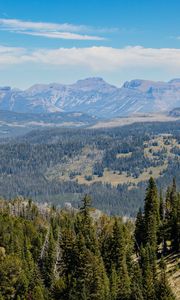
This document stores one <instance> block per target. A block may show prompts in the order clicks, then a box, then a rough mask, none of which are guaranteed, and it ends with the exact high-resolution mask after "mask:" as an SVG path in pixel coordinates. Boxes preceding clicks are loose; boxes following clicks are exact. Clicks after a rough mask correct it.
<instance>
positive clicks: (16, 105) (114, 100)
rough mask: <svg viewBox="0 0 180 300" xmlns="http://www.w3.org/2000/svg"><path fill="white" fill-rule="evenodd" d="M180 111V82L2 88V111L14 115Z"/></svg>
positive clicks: (100, 82)
mask: <svg viewBox="0 0 180 300" xmlns="http://www.w3.org/2000/svg"><path fill="white" fill-rule="evenodd" d="M175 107H180V79H173V80H171V81H169V82H154V81H148V80H139V79H136V80H132V81H130V82H125V83H124V84H123V86H122V87H121V88H117V87H115V86H113V85H110V84H108V83H107V82H105V81H104V80H103V79H102V78H87V79H84V80H79V81H77V82H76V83H75V84H71V85H63V84H57V83H52V84H47V85H45V84H37V85H34V86H32V87H31V88H29V89H27V90H25V91H21V90H16V89H11V88H10V87H2V88H0V109H1V110H10V111H14V112H29V113H30V112H31V113H48V112H72V111H73V112H76V111H77V112H85V113H88V114H91V115H96V116H99V117H110V118H112V117H117V116H129V115H132V114H135V113H151V112H164V111H170V110H172V109H173V108H175Z"/></svg>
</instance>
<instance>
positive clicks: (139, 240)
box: [134, 208, 145, 252]
mask: <svg viewBox="0 0 180 300" xmlns="http://www.w3.org/2000/svg"><path fill="white" fill-rule="evenodd" d="M134 236H135V249H136V252H139V250H140V247H141V245H142V244H144V239H145V236H144V217H143V214H142V210H141V208H140V209H139V211H138V213H137V217H136V223H135V232H134Z"/></svg>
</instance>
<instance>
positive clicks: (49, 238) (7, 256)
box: [0, 178, 180, 300]
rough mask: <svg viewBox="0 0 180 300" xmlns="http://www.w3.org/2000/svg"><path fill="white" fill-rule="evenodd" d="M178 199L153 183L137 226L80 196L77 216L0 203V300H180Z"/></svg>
mask: <svg viewBox="0 0 180 300" xmlns="http://www.w3.org/2000/svg"><path fill="white" fill-rule="evenodd" d="M179 221H180V194H179V193H178V192H177V191H176V183H175V180H173V185H172V186H170V187H168V189H167V193H166V197H165V198H163V197H162V195H161V194H160V196H159V193H158V190H157V187H156V184H155V182H154V180H153V178H151V179H150V180H149V184H148V187H147V190H146V195H145V200H144V209H143V211H141V210H140V211H139V212H138V214H137V218H136V222H135V223H134V221H133V222H132V221H130V220H126V221H125V220H123V219H122V218H120V217H117V216H116V217H109V216H107V215H105V214H103V213H102V212H99V211H96V210H94V209H93V208H92V207H91V198H90V197H89V196H88V195H86V196H85V197H84V198H83V200H82V203H81V206H80V208H79V209H78V210H77V209H75V208H73V207H71V206H70V205H67V207H66V209H64V210H58V209H56V208H55V207H51V208H50V207H48V206H47V205H42V204H41V205H38V206H37V205H35V204H34V203H33V202H32V201H31V200H25V199H21V198H17V199H15V200H13V201H5V200H1V201H0V299H1V300H6V299H7V300H8V299H16V300H26V299H27V300H29V299H32V300H46V299H52V300H53V299H54V300H56V299H57V300H61V299H62V300H72V299H73V300H76V299H77V300H81V299H82V300H84V299H87V300H90V299H91V300H92V299H93V300H110V299H112V300H120V299H122V300H149V299H152V300H173V299H180V293H179V289H178V283H179V257H178V253H179V250H180V222H179Z"/></svg>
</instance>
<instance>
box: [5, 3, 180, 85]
mask: <svg viewBox="0 0 180 300" xmlns="http://www.w3.org/2000/svg"><path fill="white" fill-rule="evenodd" d="M179 13H180V1H179V0H91V1H90V0H46V1H44V0H43V1H38V0H26V1H25V0H16V1H15V0H0V86H9V85H10V86H12V87H17V88H21V89H25V88H28V87H30V86H31V85H33V84H35V83H52V82H59V83H67V84H68V83H73V82H75V81H77V80H79V79H83V78H87V77H102V78H104V79H105V80H106V81H108V82H109V83H111V84H115V85H117V86H121V85H122V84H123V82H124V81H127V80H131V79H137V78H138V79H149V80H159V81H168V80H170V79H172V78H178V77H180V17H179Z"/></svg>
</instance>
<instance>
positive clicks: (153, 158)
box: [0, 122, 180, 217]
mask: <svg viewBox="0 0 180 300" xmlns="http://www.w3.org/2000/svg"><path fill="white" fill-rule="evenodd" d="M0 157H1V160H0V194H1V195H2V196H3V197H5V198H7V199H10V198H14V197H16V196H18V195H21V196H23V197H31V198H32V199H33V200H37V201H43V202H45V201H46V202H51V203H53V204H55V205H59V206H61V207H63V205H64V203H65V202H67V201H69V202H71V203H73V205H74V206H76V207H77V205H78V202H77V201H78V200H79V199H81V198H82V195H83V194H90V195H91V197H92V199H93V203H94V205H95V207H96V208H98V209H101V210H103V211H104V212H106V213H108V214H116V213H118V214H120V215H126V216H131V217H134V216H135V215H136V213H137V210H138V208H139V207H140V206H142V204H143V197H144V192H145V187H146V183H147V180H148V179H149V177H150V176H153V177H154V178H156V179H157V184H158V186H159V187H161V188H162V191H163V193H164V192H165V189H166V186H167V184H168V183H169V178H170V177H173V176H175V177H176V181H177V187H178V189H179V188H180V126H179V123H178V122H172V123H171V122H167V123H139V124H133V125H129V126H124V127H117V128H111V129H59V128H56V129H49V130H39V131H32V132H31V133H29V134H27V135H25V136H24V137H19V138H16V139H8V140H7V139H6V140H1V143H0Z"/></svg>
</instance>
